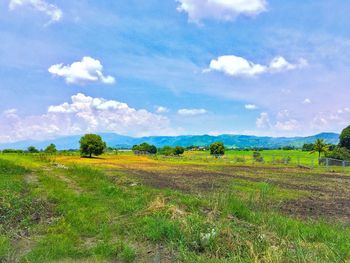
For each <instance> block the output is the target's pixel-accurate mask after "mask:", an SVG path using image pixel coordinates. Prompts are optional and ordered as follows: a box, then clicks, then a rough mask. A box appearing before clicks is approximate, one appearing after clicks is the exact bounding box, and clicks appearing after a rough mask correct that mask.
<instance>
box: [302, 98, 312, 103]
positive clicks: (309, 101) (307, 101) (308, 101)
mask: <svg viewBox="0 0 350 263" xmlns="http://www.w3.org/2000/svg"><path fill="white" fill-rule="evenodd" d="M303 104H311V100H310V99H308V98H306V99H305V100H304V101H303Z"/></svg>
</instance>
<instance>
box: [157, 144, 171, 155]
mask: <svg viewBox="0 0 350 263" xmlns="http://www.w3.org/2000/svg"><path fill="white" fill-rule="evenodd" d="M159 153H160V154H162V155H165V156H170V155H173V154H174V148H173V147H170V146H164V147H163V148H161V149H160V150H159Z"/></svg>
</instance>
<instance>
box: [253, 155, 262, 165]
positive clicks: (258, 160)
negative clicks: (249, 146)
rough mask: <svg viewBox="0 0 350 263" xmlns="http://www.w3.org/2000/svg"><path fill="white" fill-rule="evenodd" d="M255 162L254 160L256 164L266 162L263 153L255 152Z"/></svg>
mask: <svg viewBox="0 0 350 263" xmlns="http://www.w3.org/2000/svg"><path fill="white" fill-rule="evenodd" d="M253 160H254V161H255V162H259V163H261V162H263V161H264V158H263V157H262V155H261V153H259V152H253Z"/></svg>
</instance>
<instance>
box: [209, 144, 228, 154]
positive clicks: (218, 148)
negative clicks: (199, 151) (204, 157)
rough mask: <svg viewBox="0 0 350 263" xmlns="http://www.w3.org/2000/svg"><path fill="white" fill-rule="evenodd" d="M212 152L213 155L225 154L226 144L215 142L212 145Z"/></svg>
mask: <svg viewBox="0 0 350 263" xmlns="http://www.w3.org/2000/svg"><path fill="white" fill-rule="evenodd" d="M209 149H210V154H211V155H224V154H225V146H224V144H223V143H222V142H214V143H213V144H211V145H210V147H209Z"/></svg>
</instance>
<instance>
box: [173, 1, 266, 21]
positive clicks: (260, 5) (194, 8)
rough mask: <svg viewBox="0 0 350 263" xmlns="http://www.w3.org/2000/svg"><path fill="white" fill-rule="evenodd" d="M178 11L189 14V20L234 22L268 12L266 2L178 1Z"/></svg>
mask: <svg viewBox="0 0 350 263" xmlns="http://www.w3.org/2000/svg"><path fill="white" fill-rule="evenodd" d="M176 1H177V2H178V3H179V6H178V8H177V10H178V11H179V12H185V13H187V14H188V17H189V20H190V21H194V22H199V21H200V20H202V19H216V20H224V21H232V20H234V19H235V18H236V17H237V16H238V15H246V16H255V15H258V14H260V13H262V12H264V11H266V7H267V2H266V0H176Z"/></svg>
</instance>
